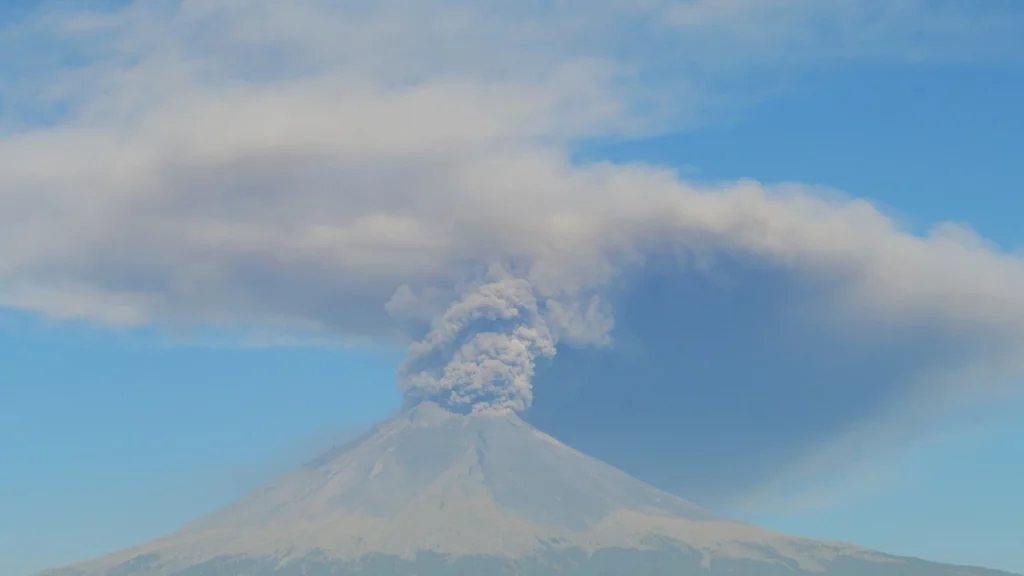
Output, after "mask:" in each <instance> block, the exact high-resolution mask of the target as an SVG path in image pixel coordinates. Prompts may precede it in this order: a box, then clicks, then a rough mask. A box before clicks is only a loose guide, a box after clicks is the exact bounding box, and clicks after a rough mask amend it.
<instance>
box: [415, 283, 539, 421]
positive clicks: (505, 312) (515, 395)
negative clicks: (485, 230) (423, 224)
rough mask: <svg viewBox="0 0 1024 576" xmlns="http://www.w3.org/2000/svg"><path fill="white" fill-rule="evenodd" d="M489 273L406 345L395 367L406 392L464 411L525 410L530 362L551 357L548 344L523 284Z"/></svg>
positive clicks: (531, 295) (528, 288)
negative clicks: (406, 351)
mask: <svg viewBox="0 0 1024 576" xmlns="http://www.w3.org/2000/svg"><path fill="white" fill-rule="evenodd" d="M492 275H496V276H497V277H496V278H492V279H491V280H490V281H488V282H486V283H484V284H481V285H479V286H475V287H473V288H472V289H471V290H469V291H468V292H467V293H466V294H463V295H462V296H461V298H460V299H459V300H458V301H457V302H456V303H454V304H452V305H451V306H450V307H449V308H448V310H446V311H445V312H444V314H442V315H441V316H440V317H439V318H438V319H437V321H436V322H435V324H434V326H432V327H431V330H430V332H429V333H428V334H427V336H426V337H425V338H424V339H423V340H421V341H419V342H416V343H414V344H412V345H411V346H410V347H409V358H408V359H407V360H406V362H405V364H403V366H402V368H401V370H400V377H401V383H402V386H403V388H404V389H405V392H406V393H407V394H408V395H410V396H412V397H419V398H428V399H432V400H439V401H441V403H442V404H447V405H449V406H456V407H457V406H469V407H470V408H471V410H485V409H509V410H516V411H519V410H523V409H525V408H527V407H528V406H529V405H530V402H531V401H532V398H533V392H532V389H531V380H532V379H533V373H534V368H535V365H536V359H537V358H538V357H549V358H550V357H552V356H554V355H555V339H554V337H553V336H552V334H551V330H549V329H548V325H547V322H546V321H545V319H544V316H543V314H542V313H541V310H540V309H539V306H538V304H537V297H536V296H535V295H534V293H533V288H532V287H531V286H530V284H529V282H527V281H525V280H522V279H518V278H509V277H504V276H505V275H504V274H501V273H498V274H494V273H492Z"/></svg>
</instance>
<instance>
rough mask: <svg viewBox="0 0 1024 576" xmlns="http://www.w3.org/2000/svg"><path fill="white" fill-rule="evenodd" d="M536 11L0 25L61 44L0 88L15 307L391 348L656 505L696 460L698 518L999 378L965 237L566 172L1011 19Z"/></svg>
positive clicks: (1005, 344) (280, 13) (823, 11)
mask: <svg viewBox="0 0 1024 576" xmlns="http://www.w3.org/2000/svg"><path fill="white" fill-rule="evenodd" d="M542 4H543V6H539V5H535V4H534V3H526V4H524V3H514V2H498V1H490V0H488V1H486V2H480V3H464V2H454V3H453V2H445V1H436V2H435V1H433V0H429V1H426V2H411V1H407V0H394V1H386V2H380V3H373V4H372V6H369V5H367V4H366V3H361V2H345V1H342V2H331V3H327V2H321V1H319V0H295V1H293V2H287V3H285V2H278V1H276V0H254V1H252V2H245V3H241V2H235V1H228V0H215V1H211V2H150V1H146V0H138V1H136V2H132V3H130V4H129V5H127V6H125V7H121V8H114V9H111V10H109V11H106V12H101V13H95V12H74V13H63V12H59V11H54V12H51V13H47V14H45V15H42V16H40V17H39V18H38V19H36V20H32V21H31V22H29V23H28V24H27V25H26V27H25V28H24V30H25V32H24V33H23V34H12V33H11V32H10V31H9V30H0V42H3V44H0V46H9V47H10V50H6V52H7V53H12V54H14V53H18V54H38V52H39V51H37V50H34V49H32V48H31V47H32V46H34V45H35V44H34V43H36V42H43V41H47V40H49V41H53V42H58V43H59V45H60V46H63V47H66V48H70V49H72V51H73V53H74V54H76V57H75V58H74V59H70V58H69V59H61V62H60V63H56V64H55V63H54V62H51V61H43V62H39V63H38V67H37V68H36V69H35V72H34V73H33V74H32V75H31V77H29V78H27V79H26V85H24V86H20V87H18V89H17V90H13V89H12V88H11V87H10V86H7V85H3V86H0V97H4V98H5V100H4V101H5V116H3V117H2V118H0V128H2V130H3V131H2V132H0V306H3V307H6V308H13V309H18V310H25V311H31V312H34V313H37V314H40V315H43V316H46V317H48V318H53V319H60V320H69V319H78V320H88V321H92V322H97V323H102V324H105V325H110V326H138V325H146V326H151V325H155V326H161V327H172V328H176V327H180V326H186V327H200V328H203V327H214V328H218V329H229V330H238V331H241V332H246V331H248V330H259V331H260V332H261V333H267V332H272V333H277V334H283V335H286V336H290V337H294V338H302V337H309V336H311V337H313V339H314V340H315V341H318V342H319V341H322V340H323V339H324V338H328V339H330V340H331V341H332V342H340V343H343V344H348V343H351V342H359V343H366V342H370V343H374V344H380V345H385V346H394V345H401V346H405V345H409V353H408V357H407V359H406V361H405V362H404V364H403V365H402V366H401V368H400V370H399V381H400V386H401V387H402V390H403V392H404V393H405V395H406V401H407V402H409V403H415V402H418V401H421V400H423V399H432V400H437V401H439V402H441V403H443V404H445V405H446V406H448V407H450V408H451V409H454V410H458V411H473V410H477V411H481V410H484V411H486V410H498V411H508V410H512V411H518V412H522V413H523V414H524V416H525V417H526V418H527V419H529V420H531V421H532V422H533V423H535V424H537V425H538V426H540V427H541V428H543V429H545V430H548V431H552V432H555V433H556V434H557V435H558V436H560V437H563V438H569V439H571V441H572V442H573V444H576V445H579V446H581V447H585V448H586V449H587V450H588V451H589V452H593V453H594V454H596V455H598V456H600V457H603V458H605V459H607V460H609V461H611V462H612V463H613V464H616V465H619V466H621V467H623V468H625V469H626V471H627V472H631V473H634V474H636V475H638V476H640V477H641V478H642V479H645V480H651V481H654V482H655V483H658V484H659V485H662V486H668V487H672V488H673V489H676V488H678V489H679V490H683V489H684V488H687V486H685V485H684V484H685V482H684V481H685V479H686V478H687V477H690V476H692V475H693V474H695V473H696V472H694V470H676V471H674V472H673V473H672V474H668V473H666V472H665V469H664V468H659V469H655V468H654V461H655V460H657V461H661V462H664V461H671V462H681V463H685V462H696V463H697V464H699V467H700V469H699V470H698V471H699V473H700V475H701V477H703V478H707V479H708V486H700V487H696V488H699V489H701V490H702V489H705V488H706V489H708V491H709V492H710V491H712V489H713V488H714V487H716V486H717V487H721V489H720V492H719V493H718V494H709V495H708V498H709V499H711V498H712V496H717V497H732V496H735V495H736V494H737V493H739V492H748V491H750V490H753V489H755V488H756V487H752V486H750V485H749V483H748V481H749V480H750V478H751V475H749V474H747V475H746V476H743V475H742V474H741V473H740V472H739V471H737V470H734V469H731V468H730V467H731V466H733V464H732V463H734V462H754V461H755V459H757V458H762V460H757V462H758V468H757V470H758V474H757V478H774V477H776V476H779V475H784V474H787V473H790V472H791V471H793V470H804V469H810V468H815V467H817V466H818V465H819V464H818V463H819V462H820V461H821V455H822V454H826V453H833V454H843V455H845V454H847V453H849V452H857V451H861V452H863V451H864V450H866V448H865V447H870V448H874V447H881V446H886V445H888V444H891V443H892V439H893V438H902V437H904V435H905V434H909V433H910V432H909V431H918V430H922V429H924V428H925V427H926V423H927V422H930V421H931V419H932V418H933V417H934V416H935V415H936V414H940V413H941V412H942V411H943V410H947V409H955V408H956V407H958V406H960V405H961V404H963V403H965V402H973V401H978V400H979V399H980V400H983V399H989V398H993V397H997V396H996V395H997V394H1000V393H1003V392H1005V390H1006V388H1010V389H1016V388H1015V387H1014V386H1016V385H1015V384H1013V383H1016V382H1019V381H1020V380H1021V378H1022V377H1024V365H1022V362H1021V361H1020V358H1022V357H1024V354H1022V352H1024V259H1022V258H1021V256H1020V255H1018V254H1015V253H1013V252H1008V251H1004V250H1001V249H1000V248H998V247H995V246H992V245H990V244H989V243H987V242H986V241H985V239H984V238H981V237H979V236H978V235H976V234H974V233H973V232H972V231H971V230H970V229H969V228H968V227H966V226H963V225H957V224H949V223H939V224H937V225H936V226H935V227H934V228H933V229H931V230H930V231H928V232H927V233H924V234H918V233H914V232H911V231H909V230H907V229H906V228H905V227H904V226H903V225H902V224H901V223H900V222H898V221H897V220H895V219H894V218H892V217H890V216H889V215H887V214H885V213H884V212H883V211H881V210H880V209H878V208H877V207H876V206H874V205H872V204H871V203H870V202H867V201H865V200H860V199H856V198H849V197H846V196H843V195H842V194H839V193H837V192H835V191H823V190H821V189H820V188H818V187H812V186H803V185H800V184H788V185H770V184H764V183H759V182H754V181H749V180H740V181H734V182H717V183H708V182H698V181H693V180H688V179H685V178H682V177H680V175H679V174H678V173H676V172H675V171H674V170H672V169H670V168H668V167H664V166H657V165H651V164H645V163H629V164H627V163H613V162H590V163H583V162H578V161H575V160H574V155H573V152H574V150H575V149H576V146H577V144H578V143H579V142H581V141H586V140H587V139H589V138H602V137H606V138H628V137H637V136H645V135H651V134H656V133H658V132H659V131H667V130H685V129H686V128H687V127H688V126H691V125H693V123H696V122H710V121H714V120H715V116H714V110H715V109H716V106H717V105H718V104H719V103H720V102H723V101H729V98H727V96H729V95H730V93H729V90H730V87H733V88H734V87H735V86H743V90H746V89H747V86H746V84H745V83H743V82H737V81H736V80H738V79H740V80H741V79H743V78H746V76H743V74H744V73H745V72H748V71H754V72H757V74H754V76H755V77H757V78H768V77H772V76H774V75H773V74H771V72H773V71H776V70H786V71H788V70H794V69H804V68H805V67H807V66H811V65H812V64H814V63H818V62H822V61H832V59H841V58H852V59H856V58H859V57H878V56H879V55H880V54H888V55H891V56H893V57H904V56H912V57H913V59H914V61H922V60H931V61H943V60H946V59H948V58H954V57H955V58H958V59H959V58H964V57H967V55H970V57H976V56H977V55H978V54H985V53H989V52H991V50H992V49H993V47H998V48H1000V49H1005V47H1006V46H1008V45H1009V44H1010V43H1014V42H1016V43H1018V44H1019V42H1020V38H1019V34H1014V35H1012V37H1007V36H1006V35H1005V34H1004V35H1001V34H1002V33H1001V31H1005V30H1014V31H1015V30H1016V29H1017V28H1015V27H1012V26H1007V25H1006V24H1007V23H1006V22H1003V21H1001V22H998V23H993V22H992V21H991V20H989V19H986V18H971V17H970V15H969V14H965V15H964V17H963V18H959V17H958V19H957V26H955V27H950V26H948V25H947V24H948V22H949V17H950V12H947V11H945V10H937V11H936V10H933V9H932V8H930V7H929V5H928V3H911V4H910V5H908V7H906V8H905V9H901V10H897V11H888V10H879V9H877V8H876V7H874V4H873V3H870V2H863V3H862V2H841V3H821V2H804V1H800V2H778V3H774V2H773V3H767V2H755V3H746V2H737V3H735V4H736V7H737V9H736V10H730V11H728V13H724V12H719V11H717V10H708V9H707V7H706V6H704V4H706V3H698V4H699V6H698V5H695V7H693V8H692V9H689V10H678V9H672V8H673V6H674V5H675V3H673V2H661V1H655V2H642V3H639V4H636V5H634V4H635V3H621V2H617V1H611V0H600V1H595V2H576V1H569V2H556V3H542ZM910 6H912V7H910ZM745 7H750V9H746V8H745ZM676 8H678V7H676ZM669 16H671V17H669ZM822 22H833V23H842V24H843V25H842V26H832V27H828V28H829V29H834V30H835V34H834V35H830V36H829V37H827V38H826V37H820V36H819V35H816V34H814V33H812V32H813V31H815V30H818V26H819V25H820V24H821V23H822ZM752 23H757V24H758V26H761V24H765V27H764V30H763V32H764V34H762V35H759V36H758V40H757V42H754V43H750V42H745V41H744V38H745V36H744V35H743V34H742V31H744V30H747V29H748V28H749V26H750V25H751V24H752ZM850 23H854V24H850ZM848 24H849V25H848ZM910 24H912V25H910ZM995 24H998V25H995ZM907 30H912V31H913V35H912V37H909V36H907V32H906V31H907ZM385 38H387V39H389V40H388V41H386V42H385V41H384V40H383V39H385ZM790 38H802V39H805V40H806V43H807V44H806V45H805V44H803V43H801V44H800V46H799V47H794V46H793V45H791V44H789V43H787V41H786V39H790ZM19 42H21V43H22V44H19ZM1014 45H1017V44H1014ZM797 48H799V49H797ZM65 60H66V61H65ZM69 62H71V63H70V64H69ZM69 67H70V68H69ZM765 72H768V73H765ZM736 75H740V76H741V77H740V78H737V76H736ZM780 76H781V75H780ZM790 76H792V75H790ZM652 79H655V80H652ZM733 95H735V94H733ZM7 102H10V106H9V107H8V106H7ZM25 106H28V107H30V108H31V110H29V111H28V112H32V113H31V114H29V113H28V112H26V111H25V110H24V109H23V107H25ZM35 106H42V107H46V106H49V108H47V109H46V110H37V109H35V108H34V107H35ZM22 112H24V114H23V115H21V113H22ZM11 114H15V115H16V116H17V118H14V119H13V120H12V119H11V118H10V117H9V116H10V115H11ZM28 118H45V119H46V122H38V123H35V124H32V123H28V124H26V122H27V119H28ZM730 261H742V262H743V263H744V265H743V266H742V267H741V269H740V270H739V271H737V270H736V269H734V268H733V267H731V266H730V265H729V262H730ZM662 268H666V269H668V270H671V273H670V274H667V275H668V276H671V277H672V278H674V281H673V282H664V283H659V282H654V283H653V284H652V283H650V282H647V280H649V279H650V275H651V274H654V275H655V276H658V274H657V273H656V272H658V271H659V270H661V269H662ZM481 269H483V270H484V271H485V272H484V273H483V274H480V273H479V270H481ZM765 271H769V272H770V273H768V272H765ZM766 277H767V278H768V279H769V280H766ZM779 277H781V278H784V279H785V281H772V280H771V279H775V280H777V279H778V278H779ZM703 282H708V284H703ZM694 283H696V284H699V285H700V286H703V287H704V289H702V290H697V291H690V292H688V291H687V290H688V289H687V287H688V286H692V285H694ZM729 294H734V295H735V294H738V295H739V296H737V297H736V298H735V299H734V300H728V301H722V300H719V299H718V298H720V297H724V296H722V295H729ZM767 295H771V296H773V297H772V298H767V297H766V296H767ZM711 310H714V311H715V314H709V311H711ZM739 327H743V328H744V329H742V330H740V329H739ZM865 342H868V343H870V342H885V343H886V345H885V347H884V348H880V347H877V346H872V345H868V344H865ZM410 343H411V344H410ZM826 344H827V346H825V345H826ZM766 351H771V352H772V353H771V354H769V353H767V352H766ZM905 359H912V360H913V362H909V363H908V362H907V361H905ZM863 366H869V367H870V368H871V369H870V370H866V371H865V373H864V374H863V376H864V378H861V377H854V376H856V375H857V373H856V368H857V367H863ZM747 367H756V368H757V370H746V368H747ZM535 381H536V382H537V385H536V386H534V382H535ZM1008 383H1009V384H1008ZM702 398H703V399H704V400H705V403H704V404H702V402H701V399H702ZM731 398H738V399H740V400H738V401H737V402H736V404H735V405H734V404H730V402H731V400H730V399H731ZM736 405H739V406H742V407H743V410H736V409H734V408H735V407H736ZM680 414H683V415H685V416H686V417H680ZM712 416H713V417H712ZM698 423H699V424H700V425H699V426H697V424H698ZM794 423H801V424H794ZM611 431H615V433H616V434H618V436H616V437H618V438H631V439H632V440H633V442H634V445H638V444H642V445H647V446H651V450H648V451H646V452H647V453H649V455H650V460H646V461H638V460H636V459H637V458H639V456H638V455H636V454H634V453H630V452H629V450H627V449H626V448H623V447H622V446H615V445H614V442H615V440H614V438H613V437H612V436H611ZM674 438H685V439H690V440H687V441H688V442H696V440H692V439H694V438H700V439H702V442H703V443H697V444H686V443H685V442H683V443H678V442H677V443H673V442H670V441H668V440H666V439H674ZM659 439H660V442H658V441H657V440H659ZM681 446H683V447H685V448H688V449H690V450H691V451H692V453H693V454H698V455H699V454H705V456H706V457H704V458H703V459H701V458H698V457H696V456H694V457H687V458H683V457H681V456H682V455H683V454H681V452H679V451H680V450H682V449H683V448H681ZM830 448H831V449H833V450H831V452H830V450H829V449H830ZM840 448H842V449H841V450H840ZM847 449H848V450H847ZM633 452H636V451H635V450H634V451H633ZM707 455H711V456H713V457H711V456H707ZM774 456H778V457H777V458H776V457H774ZM837 458H838V457H837ZM697 464H694V465H695V466H696V465H697ZM829 465H831V464H829ZM659 474H660V475H662V476H664V477H661V476H659ZM741 476H742V477H741ZM681 479H682V480H681ZM698 492H700V490H698Z"/></svg>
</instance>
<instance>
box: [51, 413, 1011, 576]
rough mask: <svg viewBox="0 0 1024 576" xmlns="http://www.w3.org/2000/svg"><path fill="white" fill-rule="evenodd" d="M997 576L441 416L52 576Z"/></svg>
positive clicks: (481, 423) (502, 428)
mask: <svg viewBox="0 0 1024 576" xmlns="http://www.w3.org/2000/svg"><path fill="white" fill-rule="evenodd" d="M701 573H705V574H732V575H736V576H740V575H744V574H749V575H751V576H755V575H756V576H771V575H775V574H797V573H827V574H830V575H837V576H845V575H851V576H852V575H853V574H858V575H861V574H863V575H878V576H883V575H884V576H889V575H892V576H896V575H901V576H953V575H958V576H971V575H976V576H981V575H995V574H997V573H995V572H990V571H986V570H980V569H967V568H959V567H952V566H943V565H937V564H930V563H926V562H921V561H917V560H910V559H902V558H896V557H891V556H885V555H882V554H878V553H874V552H871V551H868V550H864V549H860V548H856V547H853V546H849V545H845V544H839V543H829V542H821V541H814V540H808V539H802V538H794V537H791V536H786V535H783V534H777V533H774V532H770V531H766V530H762V529H760V528H757V527H755V526H751V525H748V524H743V523H739V522H734V521H730V520H727V519H723V518H718V517H716V516H715V515H713V514H711V513H709V512H708V511H706V510H703V509H701V508H699V507H698V506H695V505H693V504H691V503H689V502H686V501H684V500H682V499H679V498H677V497H675V496H673V495H670V494H667V493H665V492H661V491H659V490H656V489H654V488H652V487H650V486H648V485H646V484H644V483H642V482H640V481H639V480H636V479H634V478H632V477H630V476H628V475H626V474H624V473H622V472H621V471H619V470H617V469H615V468H613V467H611V466H608V465H607V464H604V463H602V462H599V461H597V460H595V459H593V458H590V457H588V456H585V455H583V454H581V453H579V452H577V451H575V450H573V449H571V448H569V447H567V446H565V445H563V444H561V443H559V442H558V441H556V440H554V439H553V438H551V437H550V436H547V435H545V434H543V433H541V432H539V431H537V430H536V429H534V428H532V427H530V426H528V425H527V424H525V423H524V422H522V421H521V420H519V419H518V418H517V417H515V416H514V415H511V414H492V415H470V416H464V415H457V414H453V413H451V412H447V411H445V410H444V409H442V408H440V407H438V406H437V405H434V404H429V403H426V404H422V405H420V406H419V407H417V408H416V409H414V410H412V411H410V412H408V413H406V414H404V415H402V416H400V417H399V418H396V419H394V420H391V421H388V422H385V423H384V424H382V425H380V426H378V427H377V428H375V429H374V430H372V431H371V432H370V433H369V434H367V435H366V436H364V437H363V438H361V439H359V440H358V441H356V442H354V443H352V444H349V445H347V446H344V447H342V448H339V449H336V450H333V451H331V452H329V453H328V454H326V455H324V456H323V457H321V458H319V459H318V460H316V461H314V462H311V463H309V464H308V465H306V466H304V467H302V468H301V469H299V470H297V471H295V472H293V473H292V474H289V475H287V476H285V477H283V478H281V479H279V480H278V481H276V482H274V483H272V484H270V485H268V486H266V487H264V488H262V489H260V490H257V491H256V492H254V493H252V494H250V495H249V496H247V497H246V498H244V499H242V500H240V501H238V502H236V503H235V504H232V505H230V506H228V507H226V508H224V509H222V510H220V511H218V512H216V513H214V514H211V515H209V516H207V517H205V518H202V519H200V520H199V521H197V522H195V523H193V524H191V525H189V526H186V527H185V528H184V529H182V530H181V531H179V532H177V533H175V534H172V535H170V536H168V537H167V538H164V539H161V540H157V541H154V542H151V543H148V544H145V545H142V546H140V547H137V548H134V549H131V550H126V551H124V552H120V553H116V554H113V555H111V556H108V557H105V558H101V559H98V560H94V561H91V562H86V563H83V564H80V565H77V566H73V567H70V568H66V569H62V570H54V571H49V572H46V573H45V574H47V575H48V576H58V575H60V576H236V575H237V576H243V575H244V576H271V575H273V576H281V575H292V574H294V575H296V576H298V575H303V576H318V575H324V576H326V575H332V576H346V575H356V574H367V575H369V574H373V575H384V574H395V575H398V574H410V575H411V574H416V575H419V576H424V575H438V576H440V575H441V574H445V575H447V574H472V575H475V576H481V575H488V574H495V575H497V574H503V575H504V574H523V575H548V574H581V575H582V574H588V575H589V574H607V575H619V574H621V575H623V576H625V575H629V576H640V575H644V574H650V575H655V574H657V575H661V574H666V575H667V574H701Z"/></svg>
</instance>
